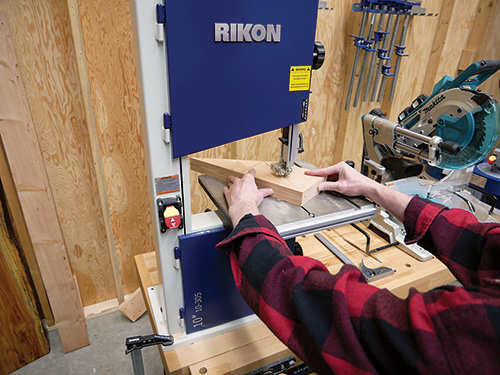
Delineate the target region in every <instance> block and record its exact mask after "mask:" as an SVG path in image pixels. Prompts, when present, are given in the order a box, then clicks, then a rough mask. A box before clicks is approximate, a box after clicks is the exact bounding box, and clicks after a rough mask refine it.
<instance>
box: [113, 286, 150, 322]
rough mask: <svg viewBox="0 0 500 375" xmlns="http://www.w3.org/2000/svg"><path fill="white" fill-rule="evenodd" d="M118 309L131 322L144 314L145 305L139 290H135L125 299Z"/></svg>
mask: <svg viewBox="0 0 500 375" xmlns="http://www.w3.org/2000/svg"><path fill="white" fill-rule="evenodd" d="M119 308H120V311H121V312H122V313H123V314H124V315H125V316H126V317H127V318H129V319H130V320H131V321H132V322H135V321H136V320H137V319H139V318H140V317H141V316H142V315H143V314H144V313H145V312H146V304H145V303H144V297H143V296H142V292H141V288H137V290H136V291H135V292H134V293H132V294H131V295H129V296H128V297H127V298H125V301H123V302H122V303H121V304H120V306H119Z"/></svg>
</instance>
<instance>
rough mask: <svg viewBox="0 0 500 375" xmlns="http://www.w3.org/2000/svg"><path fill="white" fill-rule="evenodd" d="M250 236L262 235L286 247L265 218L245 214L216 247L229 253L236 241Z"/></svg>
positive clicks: (276, 231)
mask: <svg viewBox="0 0 500 375" xmlns="http://www.w3.org/2000/svg"><path fill="white" fill-rule="evenodd" d="M250 234H264V235H267V236H270V237H272V238H274V239H275V240H277V241H279V242H281V243H283V244H284V245H286V243H285V241H284V240H283V238H282V237H281V236H280V235H279V234H278V230H277V229H276V228H275V226H274V225H273V224H271V222H270V221H269V220H267V219H266V217H265V216H263V215H256V216H254V215H252V214H246V215H245V216H243V217H242V218H241V220H240V222H239V223H238V225H236V227H234V229H233V231H232V232H231V233H230V234H229V236H227V237H226V238H225V239H224V240H222V241H221V242H219V243H218V244H217V245H216V247H217V248H218V249H219V250H222V251H223V252H225V253H229V252H230V251H231V249H232V248H233V245H234V244H235V243H236V241H238V240H240V239H241V238H243V237H245V236H248V235H250Z"/></svg>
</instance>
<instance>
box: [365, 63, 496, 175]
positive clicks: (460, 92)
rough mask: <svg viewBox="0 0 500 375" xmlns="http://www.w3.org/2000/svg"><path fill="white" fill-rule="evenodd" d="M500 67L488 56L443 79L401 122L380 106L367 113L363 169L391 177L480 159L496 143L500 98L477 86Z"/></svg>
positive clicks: (460, 165)
mask: <svg viewBox="0 0 500 375" xmlns="http://www.w3.org/2000/svg"><path fill="white" fill-rule="evenodd" d="M499 68H500V60H486V61H481V62H476V63H474V64H472V65H470V66H469V67H468V68H467V69H465V70H464V71H463V72H462V73H461V74H460V75H459V76H458V77H456V78H455V79H452V78H451V77H449V76H445V77H443V78H442V79H441V81H439V82H438V83H437V84H436V85H435V86H434V89H433V91H432V94H431V95H430V96H427V95H424V94H422V95H420V96H419V97H418V98H416V99H415V100H414V101H413V103H412V104H411V106H409V107H407V108H405V109H404V110H403V111H402V112H401V114H400V115H399V117H398V122H393V121H390V120H388V119H387V118H385V116H384V115H383V114H382V112H381V111H380V110H373V111H371V112H370V113H369V114H366V115H364V116H363V118H362V122H363V131H364V133H363V134H364V144H365V146H364V147H365V149H364V155H363V172H364V173H365V174H366V175H369V176H371V177H373V178H376V179H378V180H380V181H390V180H397V179H401V178H405V177H410V176H415V175H418V174H420V172H421V171H422V167H423V165H425V164H429V165H431V166H436V167H439V168H442V169H445V170H457V169H464V168H467V167H470V166H472V165H475V164H477V163H478V162H480V161H482V160H483V159H484V158H485V157H486V156H487V155H488V154H489V153H490V152H491V151H492V150H493V149H494V148H495V146H496V144H497V141H498V137H499V134H500V113H499V105H498V102H497V101H496V100H495V99H494V98H493V97H492V96H491V95H489V94H486V93H483V92H481V90H479V89H477V86H479V85H480V84H481V83H483V82H484V81H485V80H486V79H488V78H489V77H490V76H491V75H492V74H494V73H495V72H496V71H497V70H498V69H499Z"/></svg>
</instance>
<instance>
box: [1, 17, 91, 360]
mask: <svg viewBox="0 0 500 375" xmlns="http://www.w3.org/2000/svg"><path fill="white" fill-rule="evenodd" d="M0 56H1V58H0V93H2V100H1V101H0V138H1V141H2V143H3V147H4V150H5V155H6V157H7V161H8V163H9V166H10V170H11V172H12V176H13V180H14V183H15V185H16V189H17V194H18V197H19V202H20V204H21V208H22V210H23V213H24V217H25V218H26V224H27V228H28V232H29V235H30V238H31V241H32V244H33V249H34V251H35V255H36V258H37V261H38V265H39V267H40V272H41V275H42V279H43V282H44V284H45V288H46V290H47V294H48V297H49V302H50V305H51V307H52V312H53V314H54V318H55V321H56V324H57V328H58V331H59V336H60V337H61V341H62V344H63V348H64V351H65V352H69V351H72V350H75V349H78V348H81V347H83V346H86V345H88V344H89V337H88V333H87V329H86V327H85V322H84V315H83V308H82V305H81V302H80V299H79V298H78V295H77V291H76V285H75V282H74V279H73V274H72V272H71V267H70V264H69V260H68V256H67V252H66V246H65V244H64V239H63V236H62V232H61V227H60V225H59V221H58V217H57V213H56V209H55V206H54V201H53V197H52V191H51V189H50V186H49V181H48V178H47V174H46V171H45V165H44V162H43V158H42V154H41V152H40V147H39V144H38V138H37V135H36V132H35V128H34V126H33V119H32V117H31V111H30V108H29V104H28V102H27V96H26V92H25V89H24V84H23V81H22V78H21V72H20V69H19V64H18V61H17V56H16V53H15V49H14V44H13V42H12V36H11V33H10V30H9V28H8V25H7V18H6V16H5V12H3V11H0ZM72 209H73V208H72Z"/></svg>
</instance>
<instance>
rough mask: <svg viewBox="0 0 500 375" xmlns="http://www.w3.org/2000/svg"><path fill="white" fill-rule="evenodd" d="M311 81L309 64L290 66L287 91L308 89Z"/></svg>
mask: <svg viewBox="0 0 500 375" xmlns="http://www.w3.org/2000/svg"><path fill="white" fill-rule="evenodd" d="M310 83H311V67H310V66H291V67H290V88H289V91H308V90H309V85H310Z"/></svg>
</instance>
